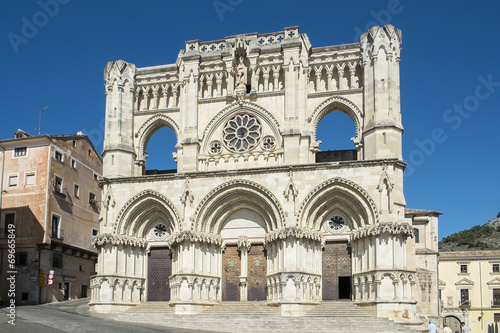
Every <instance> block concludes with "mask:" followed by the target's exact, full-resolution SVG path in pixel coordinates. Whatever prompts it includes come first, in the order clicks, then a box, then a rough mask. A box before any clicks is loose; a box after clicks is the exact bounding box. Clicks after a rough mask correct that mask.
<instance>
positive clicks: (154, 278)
mask: <svg viewBox="0 0 500 333" xmlns="http://www.w3.org/2000/svg"><path fill="white" fill-rule="evenodd" d="M171 275H172V254H171V252H170V249H169V248H167V247H153V248H151V251H150V253H149V256H148V279H147V286H148V295H147V299H148V301H164V302H165V301H170V285H169V277H170V276H171Z"/></svg>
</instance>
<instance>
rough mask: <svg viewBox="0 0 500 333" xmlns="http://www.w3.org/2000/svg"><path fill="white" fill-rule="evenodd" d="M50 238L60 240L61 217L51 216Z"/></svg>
mask: <svg viewBox="0 0 500 333" xmlns="http://www.w3.org/2000/svg"><path fill="white" fill-rule="evenodd" d="M52 237H54V238H61V217H60V216H59V215H52Z"/></svg>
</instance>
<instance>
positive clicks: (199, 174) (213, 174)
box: [102, 158, 407, 184]
mask: <svg viewBox="0 0 500 333" xmlns="http://www.w3.org/2000/svg"><path fill="white" fill-rule="evenodd" d="M406 165H407V164H406V163H405V162H403V161H401V160H399V159H397V158H390V159H376V160H366V161H344V162H330V163H311V164H302V165H298V164H297V165H281V166H271V167H267V168H266V173H267V174H273V173H284V172H285V173H288V172H289V171H290V170H291V171H293V172H308V171H311V170H314V171H318V170H330V169H342V168H346V169H352V168H365V167H376V166H395V167H396V168H400V169H404V168H406ZM261 173H262V168H249V169H240V170H237V171H233V170H214V171H210V173H207V172H205V171H193V172H189V174H186V173H176V174H160V175H146V176H142V177H135V176H134V177H114V178H107V179H105V180H103V181H102V182H103V183H109V184H126V183H129V184H130V183H148V182H157V181H161V180H172V179H185V178H192V179H194V178H198V179H209V178H220V177H227V176H228V175H231V174H237V175H238V176H243V175H245V176H247V175H254V174H261Z"/></svg>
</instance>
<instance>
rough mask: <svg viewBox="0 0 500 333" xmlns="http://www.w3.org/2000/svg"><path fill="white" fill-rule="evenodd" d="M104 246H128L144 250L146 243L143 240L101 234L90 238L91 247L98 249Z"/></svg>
mask: <svg viewBox="0 0 500 333" xmlns="http://www.w3.org/2000/svg"><path fill="white" fill-rule="evenodd" d="M106 244H112V245H129V246H134V247H140V248H146V247H147V241H146V239H144V238H137V237H130V236H124V235H112V234H102V235H98V236H94V237H92V245H93V246H94V247H95V248H96V249H99V248H101V247H102V246H104V245H106Z"/></svg>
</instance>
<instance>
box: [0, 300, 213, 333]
mask: <svg viewBox="0 0 500 333" xmlns="http://www.w3.org/2000/svg"><path fill="white" fill-rule="evenodd" d="M87 303H88V299H84V300H75V301H69V302H61V303H52V304H43V305H31V306H19V307H17V308H16V321H15V323H16V325H15V326H13V325H11V324H9V323H8V321H9V317H8V316H7V309H6V308H5V307H3V308H0V332H2V333H3V332H8V333H10V332H13V333H14V332H19V333H35V332H36V333H42V332H43V333H56V332H71V333H89V332H99V333H111V332H120V333H129V332H130V333H137V332H141V333H152V332H171V333H210V332H209V331H200V330H188V329H180V328H171V327H165V326H155V325H148V324H135V323H121V322H118V321H114V320H112V319H110V315H98V314H94V313H90V312H89V310H88V305H87Z"/></svg>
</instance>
